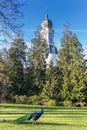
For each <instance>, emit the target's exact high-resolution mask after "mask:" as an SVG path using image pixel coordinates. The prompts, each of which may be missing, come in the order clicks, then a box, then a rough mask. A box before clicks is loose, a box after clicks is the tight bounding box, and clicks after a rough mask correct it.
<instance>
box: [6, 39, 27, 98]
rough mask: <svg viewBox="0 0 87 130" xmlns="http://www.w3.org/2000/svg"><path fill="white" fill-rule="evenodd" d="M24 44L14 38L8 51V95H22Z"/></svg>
mask: <svg viewBox="0 0 87 130" xmlns="http://www.w3.org/2000/svg"><path fill="white" fill-rule="evenodd" d="M25 56H26V44H25V42H24V40H23V39H22V38H20V37H19V38H15V39H14V41H13V42H12V46H11V48H10V50H9V88H8V89H9V93H10V96H14V95H16V94H18V95H23V94H24V92H25V90H24V89H25V84H24V71H23V68H24V62H25V61H26V57H25Z"/></svg>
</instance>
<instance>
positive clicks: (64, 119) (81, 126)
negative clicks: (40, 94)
mask: <svg viewBox="0 0 87 130" xmlns="http://www.w3.org/2000/svg"><path fill="white" fill-rule="evenodd" d="M43 108H44V111H45V112H44V114H43V116H42V117H41V118H40V119H39V120H38V121H37V123H36V125H33V124H32V122H31V121H26V122H23V123H22V124H10V123H9V121H12V120H15V119H17V118H18V117H21V116H23V115H25V114H27V113H32V112H38V111H39V110H40V109H41V106H29V105H16V104H1V105H0V130H87V108H64V107H43Z"/></svg>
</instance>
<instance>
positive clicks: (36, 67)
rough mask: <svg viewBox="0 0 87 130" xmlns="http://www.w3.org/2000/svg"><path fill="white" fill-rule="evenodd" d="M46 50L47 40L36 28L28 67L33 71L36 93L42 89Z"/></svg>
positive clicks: (47, 50)
mask: <svg viewBox="0 0 87 130" xmlns="http://www.w3.org/2000/svg"><path fill="white" fill-rule="evenodd" d="M48 52H49V49H48V45H47V41H46V40H45V39H44V38H43V36H42V35H41V34H40V30H39V29H37V31H36V33H35V38H33V39H32V47H31V50H30V56H29V61H30V65H29V67H31V69H32V72H33V85H34V90H38V93H39V92H41V91H42V86H43V84H44V81H45V71H46V58H47V56H48ZM36 94H37V91H36Z"/></svg>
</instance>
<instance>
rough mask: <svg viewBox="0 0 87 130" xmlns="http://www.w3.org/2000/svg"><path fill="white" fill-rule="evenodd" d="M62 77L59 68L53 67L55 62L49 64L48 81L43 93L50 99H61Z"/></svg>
mask: <svg viewBox="0 0 87 130" xmlns="http://www.w3.org/2000/svg"><path fill="white" fill-rule="evenodd" d="M60 91H61V79H60V75H59V68H58V67H53V63H52V62H51V63H50V64H49V68H47V70H46V82H45V84H44V87H43V91H42V93H43V95H44V96H45V97H47V98H48V99H55V100H56V101H58V100H61V96H60Z"/></svg>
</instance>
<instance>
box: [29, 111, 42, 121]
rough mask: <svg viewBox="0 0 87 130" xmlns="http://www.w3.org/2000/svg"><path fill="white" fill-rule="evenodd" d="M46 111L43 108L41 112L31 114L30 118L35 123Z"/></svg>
mask: <svg viewBox="0 0 87 130" xmlns="http://www.w3.org/2000/svg"><path fill="white" fill-rule="evenodd" d="M43 113H44V110H43V109H41V110H40V111H39V112H37V113H32V114H31V115H30V120H32V121H33V122H34V123H36V120H37V119H39V118H40V117H41V115H42V114H43Z"/></svg>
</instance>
